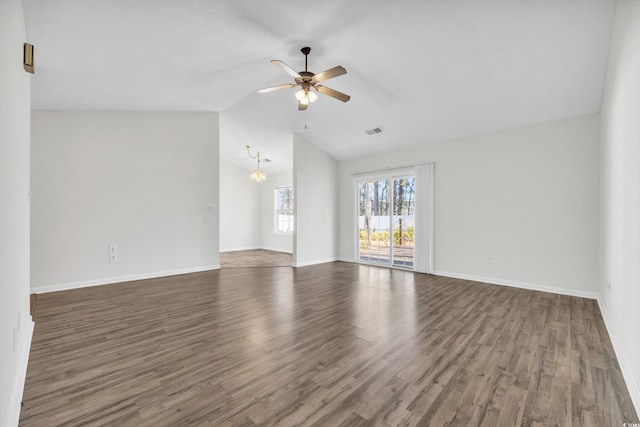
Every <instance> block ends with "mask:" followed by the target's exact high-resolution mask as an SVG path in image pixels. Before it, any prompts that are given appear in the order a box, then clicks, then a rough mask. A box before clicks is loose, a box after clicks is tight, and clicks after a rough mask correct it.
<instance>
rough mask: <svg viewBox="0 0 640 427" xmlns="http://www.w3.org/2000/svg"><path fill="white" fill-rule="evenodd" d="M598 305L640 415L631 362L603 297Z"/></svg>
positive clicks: (637, 391) (637, 386)
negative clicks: (621, 343) (617, 334)
mask: <svg viewBox="0 0 640 427" xmlns="http://www.w3.org/2000/svg"><path fill="white" fill-rule="evenodd" d="M598 307H600V313H602V320H604V326H605V327H606V328H607V333H608V334H609V338H610V339H611V344H612V345H613V351H614V352H615V353H616V359H618V364H619V365H620V370H621V371H622V377H623V378H624V382H625V383H626V384H627V390H629V394H630V395H631V402H632V403H633V406H634V407H635V409H636V414H639V415H640V386H639V384H638V382H637V381H636V379H635V378H633V373H632V372H631V368H630V367H629V363H628V362H627V360H628V359H627V358H626V357H625V355H624V352H623V351H622V347H621V346H620V341H618V338H617V336H616V334H615V332H614V329H613V326H612V324H611V320H610V318H609V314H608V313H607V309H606V308H605V306H604V303H603V302H602V299H601V298H600V297H598Z"/></svg>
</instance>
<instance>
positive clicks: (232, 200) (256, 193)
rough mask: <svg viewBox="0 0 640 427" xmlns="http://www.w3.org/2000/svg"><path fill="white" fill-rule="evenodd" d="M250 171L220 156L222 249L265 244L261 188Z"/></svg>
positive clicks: (232, 249) (228, 249)
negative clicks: (262, 238)
mask: <svg viewBox="0 0 640 427" xmlns="http://www.w3.org/2000/svg"><path fill="white" fill-rule="evenodd" d="M249 173H250V172H249V171H247V170H246V169H243V168H241V167H240V166H236V165H234V164H233V163H230V162H227V161H225V160H222V159H221V160H220V251H221V252H223V251H239V250H247V249H256V248H260V247H261V235H262V230H261V228H260V225H261V224H260V221H261V208H262V205H261V200H260V198H261V195H262V191H261V188H262V187H263V186H265V183H264V182H261V183H255V182H253V181H252V180H251V178H250V177H249Z"/></svg>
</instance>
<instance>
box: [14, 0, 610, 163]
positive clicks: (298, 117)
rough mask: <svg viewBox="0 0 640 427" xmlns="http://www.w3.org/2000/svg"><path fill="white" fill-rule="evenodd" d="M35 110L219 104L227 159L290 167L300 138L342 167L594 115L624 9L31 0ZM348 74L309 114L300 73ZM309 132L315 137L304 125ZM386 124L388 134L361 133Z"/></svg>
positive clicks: (547, 2) (566, 0) (442, 1)
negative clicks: (298, 96) (295, 79)
mask: <svg viewBox="0 0 640 427" xmlns="http://www.w3.org/2000/svg"><path fill="white" fill-rule="evenodd" d="M24 6H25V18H26V22H27V37H28V41H29V42H30V43H33V44H34V45H35V46H36V74H35V76H34V77H33V80H32V83H33V86H32V97H33V103H32V105H33V108H34V109H74V110H85V109H88V110H150V111H154V110H172V111H219V112H220V113H221V120H220V125H221V156H222V157H223V158H226V159H227V160H230V161H232V162H234V163H237V164H239V165H241V166H243V167H247V168H250V167H252V166H253V165H254V164H253V162H251V161H250V160H249V159H248V156H247V155H246V152H245V149H244V146H245V145H246V144H249V145H251V146H252V147H253V148H255V149H257V150H260V151H262V155H263V156H264V157H268V158H271V159H272V160H273V161H272V162H271V163H270V164H266V165H264V168H265V169H266V170H267V172H276V171H280V170H283V169H287V168H289V167H290V164H291V146H292V145H291V132H300V133H302V134H304V135H305V137H306V138H307V139H309V140H310V141H312V142H314V143H315V144H316V145H318V146H319V147H321V148H323V149H324V150H325V151H327V152H328V153H330V154H331V155H333V156H334V157H335V158H336V159H339V160H343V159H348V158H353V157H357V156H363V155H367V154H374V153H383V152H385V151H389V150H395V149H398V148H401V147H408V146H414V145H418V144H425V143H432V142H437V141H444V140H448V139H452V138H457V137H462V136H468V135H475V134H480V133H486V132H491V131H496V130H501V129H507V128H513V127H517V126H522V125H526V124H531V123H537V122H543V121H548V120H554V119H560V118H564V117H571V116H577V115H582V114H589V113H594V112H597V111H599V110H600V102H601V97H602V91H603V86H604V77H605V72H606V63H607V55H608V48H609V39H610V34H611V26H612V21H613V12H614V8H615V3H614V1H613V0H535V1H522V0H487V1H477V0H466V1H465V0H460V1H454V0H432V1H427V0H417V1H411V0H406V1H402V2H389V1H378V0H366V1H365V0H349V1H332V0H325V1H322V2H299V1H288V0H287V1H285V0H272V1H264V0H243V1H231V0H228V1H214V0H82V1H79V0H55V1H52V0H24ZM303 46H311V48H312V51H311V55H310V56H309V69H310V70H311V71H313V72H316V73H317V72H320V71H322V70H325V69H328V68H331V67H333V66H336V65H342V66H344V67H345V68H346V69H347V71H348V74H347V75H345V76H341V77H337V78H335V79H333V80H329V81H327V82H326V83H325V84H326V86H329V87H331V88H334V89H336V90H340V91H342V92H345V93H348V94H349V95H351V97H352V98H351V101H350V102H348V103H342V102H339V101H336V100H335V99H332V98H329V97H326V96H323V95H320V99H319V100H318V101H317V102H316V103H315V104H312V105H311V107H310V108H309V109H308V110H307V112H299V111H297V108H296V107H297V103H296V102H297V101H296V100H295V98H294V93H295V90H296V89H288V90H283V91H279V92H274V93H269V94H258V93H257V92H256V89H259V88H262V87H267V86H272V85H277V84H283V83H288V82H290V81H291V78H290V77H289V76H288V75H287V74H285V73H283V72H282V70H280V69H278V68H276V67H274V66H273V65H272V64H271V63H270V62H269V61H270V60H271V59H281V60H282V61H284V62H285V63H287V64H288V65H290V66H291V67H292V68H294V69H295V70H302V69H303V68H304V57H303V56H302V54H301V53H300V48H301V47H303ZM305 124H306V125H307V129H305ZM377 126H380V127H382V128H383V129H384V133H382V134H378V135H374V136H368V135H367V134H366V133H365V132H364V130H366V129H370V128H373V127H377Z"/></svg>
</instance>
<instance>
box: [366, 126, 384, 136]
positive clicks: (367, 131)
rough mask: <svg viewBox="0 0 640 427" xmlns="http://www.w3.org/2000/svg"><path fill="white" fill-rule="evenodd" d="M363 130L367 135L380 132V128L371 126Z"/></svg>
mask: <svg viewBox="0 0 640 427" xmlns="http://www.w3.org/2000/svg"><path fill="white" fill-rule="evenodd" d="M365 132H366V133H367V135H375V134H377V133H382V128H373V129H369V130H365Z"/></svg>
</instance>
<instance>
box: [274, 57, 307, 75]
mask: <svg viewBox="0 0 640 427" xmlns="http://www.w3.org/2000/svg"><path fill="white" fill-rule="evenodd" d="M271 63H272V64H273V65H275V66H276V67H279V68H281V69H282V71H284V72H285V73H287V74H289V75H290V76H291V77H295V78H298V77H300V74H298V73H296V72H295V71H293V68H291V67H289V66H288V65H287V64H285V63H284V62H282V61H280V60H279V59H272V60H271Z"/></svg>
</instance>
